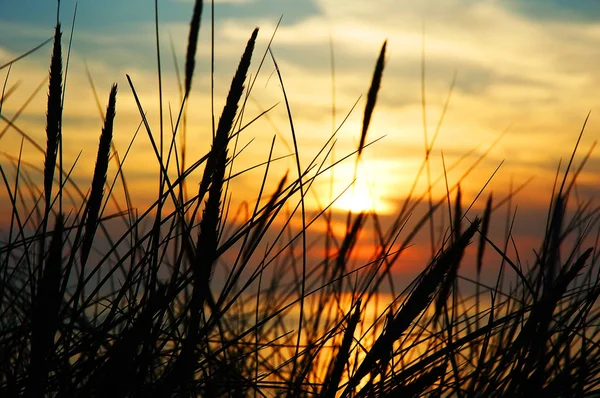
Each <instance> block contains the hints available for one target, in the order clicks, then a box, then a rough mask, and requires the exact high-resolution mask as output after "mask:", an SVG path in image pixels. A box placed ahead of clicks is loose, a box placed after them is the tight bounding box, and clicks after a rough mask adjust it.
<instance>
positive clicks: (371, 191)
mask: <svg viewBox="0 0 600 398" xmlns="http://www.w3.org/2000/svg"><path fill="white" fill-rule="evenodd" d="M380 166H381V164H375V163H373V162H365V163H363V164H361V165H360V166H359V168H358V172H357V175H356V179H354V165H352V164H348V165H346V164H344V165H340V166H339V167H338V168H337V169H336V170H335V183H334V191H335V192H334V198H333V199H335V201H334V202H333V204H332V207H333V208H334V209H337V210H342V211H352V212H353V213H360V212H377V213H378V214H389V213H392V212H393V211H394V206H393V205H392V204H391V203H390V202H389V201H387V200H385V195H386V194H387V193H388V192H387V191H388V190H389V188H390V186H389V181H388V179H387V178H386V176H385V175H384V173H383V172H382V170H385V169H384V168H381V167H380ZM353 181H354V182H353ZM336 198H337V199H336ZM333 199H332V200H333Z"/></svg>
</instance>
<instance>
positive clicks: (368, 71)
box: [0, 0, 600, 242]
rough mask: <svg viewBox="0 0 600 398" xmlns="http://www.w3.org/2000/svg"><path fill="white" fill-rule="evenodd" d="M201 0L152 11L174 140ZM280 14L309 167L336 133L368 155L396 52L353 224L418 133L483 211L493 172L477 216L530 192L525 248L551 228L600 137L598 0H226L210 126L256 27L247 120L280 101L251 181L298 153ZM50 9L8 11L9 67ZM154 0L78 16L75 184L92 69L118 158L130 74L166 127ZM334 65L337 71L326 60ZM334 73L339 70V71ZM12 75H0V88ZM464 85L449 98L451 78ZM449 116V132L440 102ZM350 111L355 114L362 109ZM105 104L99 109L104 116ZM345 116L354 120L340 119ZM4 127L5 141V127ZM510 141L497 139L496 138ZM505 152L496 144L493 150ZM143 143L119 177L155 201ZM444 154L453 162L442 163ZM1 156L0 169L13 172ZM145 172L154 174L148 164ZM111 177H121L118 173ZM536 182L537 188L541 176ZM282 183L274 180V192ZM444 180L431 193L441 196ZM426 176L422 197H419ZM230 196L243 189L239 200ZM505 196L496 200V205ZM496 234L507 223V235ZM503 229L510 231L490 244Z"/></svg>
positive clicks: (204, 62)
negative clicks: (551, 209) (110, 109)
mask: <svg viewBox="0 0 600 398" xmlns="http://www.w3.org/2000/svg"><path fill="white" fill-rule="evenodd" d="M74 7H75V2H74V1H66V0H63V1H62V2H61V9H60V20H61V22H62V26H63V32H64V37H63V44H64V45H65V48H66V45H67V44H68V37H69V32H70V29H71V22H72V18H73V11H74ZM192 8H193V2H192V1H191V0H159V1H158V13H159V21H160V23H159V33H160V56H161V61H162V63H161V68H162V73H163V82H162V83H163V94H164V101H163V107H164V109H165V118H164V120H165V121H164V126H165V129H166V130H167V131H168V126H170V124H169V123H170V122H169V117H168V108H169V106H170V107H172V109H178V107H179V105H180V95H179V91H178V84H177V79H176V73H175V66H174V61H173V59H174V58H176V59H177V61H178V65H179V68H180V69H181V68H182V66H183V62H184V61H183V60H184V57H185V49H186V41H187V34H188V24H189V19H190V15H191V11H192ZM280 17H282V20H281V25H280V26H279V28H278V30H277V32H276V34H275V36H274V39H273V45H272V50H273V54H274V56H275V58H276V60H277V62H278V64H279V67H280V70H281V73H282V78H283V82H284V86H285V90H286V93H287V96H288V100H289V104H290V108H291V111H292V115H293V120H294V128H295V132H296V134H297V139H298V146H299V152H300V155H301V163H302V164H303V165H307V164H308V163H309V162H310V160H311V159H312V158H313V157H314V156H316V155H317V154H318V153H319V150H320V149H321V148H322V147H323V145H325V143H326V141H327V139H328V138H329V137H330V135H331V134H332V131H333V130H334V129H336V128H338V127H339V126H340V125H341V127H340V128H339V132H338V133H337V142H336V147H335V151H334V154H333V155H332V156H334V157H335V158H336V159H339V158H341V157H342V156H344V155H346V154H348V153H351V152H352V151H354V150H355V149H356V146H357V144H358V139H359V134H360V126H361V123H362V112H363V109H364V103H365V98H366V93H367V91H368V88H369V84H370V80H371V76H372V74H373V68H374V65H375V61H376V59H377V56H378V53H379V50H380V48H381V45H382V44H383V42H384V41H385V40H387V41H388V51H387V58H386V65H385V71H384V77H383V82H382V88H381V90H380V93H379V99H378V104H377V107H376V109H375V112H374V116H373V120H372V124H371V127H370V130H369V134H368V137H367V141H368V142H370V141H374V140H377V142H375V143H373V144H372V145H371V146H369V147H368V148H366V149H365V152H364V156H363V159H362V161H361V164H360V166H359V173H358V178H357V181H356V184H355V187H354V188H352V189H349V190H348V192H349V193H348V194H347V195H346V196H344V197H342V198H341V199H340V200H339V201H337V202H336V203H335V204H334V206H333V207H334V209H337V210H338V211H340V213H343V212H345V211H346V210H347V209H348V208H349V207H353V209H354V210H355V211H359V210H363V209H365V208H366V209H369V208H374V209H375V210H376V211H377V212H378V213H380V214H382V215H383V216H388V217H392V216H393V214H394V213H395V212H397V211H398V207H399V203H401V200H402V199H403V198H405V197H406V196H407V194H408V192H409V190H410V187H411V186H412V183H413V181H414V180H415V178H416V176H417V170H418V169H419V167H420V166H421V164H422V162H423V159H424V157H425V144H424V136H427V137H428V139H429V140H431V138H432V137H433V136H434V135H435V132H436V130H437V126H438V124H439V125H440V127H439V135H437V137H438V138H437V141H436V142H435V145H434V146H433V148H432V150H431V157H430V173H431V176H432V179H436V178H438V177H443V168H444V164H445V166H446V167H447V168H448V167H449V166H450V165H452V164H453V163H455V162H457V161H458V160H459V159H461V158H462V157H464V156H465V155H466V158H464V159H463V160H462V161H461V162H460V163H459V164H458V166H456V167H454V168H451V170H449V171H448V173H447V176H446V178H447V179H448V183H449V184H450V186H452V185H453V184H455V183H457V182H458V181H460V182H461V188H462V191H463V200H464V202H465V203H470V202H471V201H473V200H475V198H476V197H477V195H478V193H479V191H480V190H481V188H482V187H483V186H484V185H486V181H487V180H488V178H489V177H490V176H491V175H492V173H493V171H494V170H495V169H496V168H497V167H498V166H499V165H500V164H502V166H501V167H500V169H499V171H498V172H497V173H496V174H495V175H494V178H493V179H492V181H491V182H490V183H489V184H488V185H487V186H486V190H485V192H484V194H483V195H481V197H480V198H479V199H478V200H477V201H476V202H475V203H474V206H473V211H474V212H475V213H477V212H480V211H481V209H482V208H483V205H484V203H485V199H486V198H487V194H488V193H489V192H492V191H493V192H494V196H495V197H496V198H502V197H504V196H505V195H507V194H508V192H509V191H510V187H511V186H512V187H513V188H516V187H518V186H520V185H521V184H524V183H526V182H528V181H529V182H528V185H527V187H526V188H525V189H524V190H523V191H521V193H520V194H519V195H518V196H517V197H516V198H515V199H514V200H513V203H512V204H513V205H518V206H519V208H520V210H519V211H520V214H521V217H520V218H518V220H519V222H517V224H518V225H516V231H520V232H519V233H520V234H521V235H522V238H523V241H524V242H525V241H527V242H529V240H527V239H530V240H533V235H535V233H539V231H540V226H543V217H545V215H546V212H547V210H546V209H544V206H547V204H548V202H549V200H550V196H551V192H552V183H553V181H554V176H555V174H556V170H557V168H558V165H559V161H560V160H561V159H562V170H563V171H564V169H565V164H566V163H567V160H568V159H569V157H570V155H571V152H572V150H573V148H574V146H575V143H576V141H577V136H578V134H579V132H580V130H581V128H582V125H583V123H584V120H585V118H586V116H587V114H588V113H589V112H591V114H590V119H589V121H588V123H587V126H586V130H585V134H584V136H583V139H582V141H581V143H580V147H579V153H578V155H577V156H576V158H575V160H576V164H579V162H580V161H581V159H582V158H583V155H584V154H585V153H586V152H587V150H588V149H589V148H590V147H591V146H592V144H593V143H594V142H595V141H596V140H597V139H598V136H599V134H598V127H599V126H600V124H599V118H598V116H597V112H598V111H597V110H598V109H599V105H600V97H598V95H597V94H596V88H597V87H599V86H600V71H599V70H598V68H597V65H598V64H599V62H600V47H599V46H598V43H599V42H600V22H599V21H600V3H598V2H597V1H592V0H581V1H577V2H572V1H566V0H552V1H547V0H546V1H542V0H505V1H499V0H477V1H475V0H437V1H421V2H416V1H400V0H378V1H377V2H366V1H362V0H345V1H342V0H221V1H215V4H214V19H215V26H214V34H215V54H214V56H215V86H214V91H215V113H216V117H217V119H218V114H219V112H220V109H222V106H223V103H224V98H225V95H226V93H227V90H228V86H229V84H230V81H231V77H232V76H233V73H234V71H235V68H236V65H237V62H238V61H239V57H240V56H241V53H242V51H243V49H244V46H245V43H246V41H247V40H248V38H249V36H250V33H251V32H252V29H253V28H254V27H256V26H258V27H259V28H260V34H259V40H258V44H257V48H256V52H255V55H254V58H253V64H252V68H251V73H252V76H251V77H252V78H254V77H256V84H255V86H254V87H253V91H252V94H251V97H250V99H249V102H248V105H247V111H246V114H245V117H246V119H247V120H248V121H249V120H250V119H251V118H252V117H254V116H256V115H258V114H259V113H260V112H261V111H262V110H265V109H267V108H269V107H271V106H273V105H276V106H275V108H274V109H273V111H271V112H269V113H268V114H267V117H263V118H261V119H260V120H259V122H258V123H255V124H254V125H252V126H251V127H250V128H248V129H247V131H245V132H244V134H242V135H241V136H240V143H239V145H240V146H244V145H248V146H247V148H246V149H245V150H244V151H243V152H242V153H241V154H240V155H239V157H238V158H237V159H236V162H237V163H236V164H237V166H236V167H237V168H238V169H239V170H243V169H244V168H246V167H250V166H251V165H254V164H257V163H260V162H263V161H265V160H266V159H267V155H268V148H269V146H270V143H271V140H272V138H273V136H275V137H276V145H275V149H274V153H275V154H276V155H277V156H285V155H289V154H291V153H292V149H291V145H292V136H291V132H290V125H289V121H288V116H287V111H286V108H285V104H284V102H283V96H282V89H281V85H280V82H279V81H278V79H277V76H276V74H275V73H274V66H273V63H272V62H270V61H269V59H268V58H267V61H265V64H264V66H263V68H262V70H261V71H260V73H258V75H256V72H257V67H258V64H259V61H260V58H261V57H262V55H263V53H264V52H265V50H266V47H267V43H268V41H269V39H270V38H271V36H272V35H273V32H274V31H275V28H276V25H277V22H278V20H279V18H280ZM55 22H56V3H55V2H52V1H47V0H23V1H11V0H0V65H2V64H4V63H5V62H8V61H10V60H11V59H13V58H15V57H16V56H18V55H19V54H21V53H24V52H26V51H27V50H29V49H30V48H32V47H34V46H35V45H37V44H39V43H40V42H42V41H44V40H45V39H47V38H49V37H51V36H52V33H53V27H54V24H55ZM154 29H155V27H154V2H153V1H149V0H129V1H116V0H105V1H102V2H97V1H91V0H81V1H79V3H78V6H77V16H76V19H75V25H74V35H73V40H72V52H71V57H70V64H69V71H68V80H67V88H66V96H65V111H64V132H63V134H64V140H65V158H66V159H67V160H68V161H70V162H71V163H72V162H74V161H75V159H76V158H77V156H78V154H79V153H80V151H81V154H82V157H81V159H82V160H81V161H80V162H79V163H78V164H77V167H76V168H75V171H74V173H73V178H74V179H76V180H78V181H89V180H90V179H91V177H90V176H91V170H93V161H91V159H94V155H95V148H96V147H97V141H98V134H99V132H100V128H101V125H102V119H101V116H100V115H99V111H98V109H97V107H96V105H95V102H94V97H93V94H92V89H91V87H90V84H89V82H88V78H87V77H86V76H87V75H86V67H87V68H88V69H89V72H90V75H91V76H92V79H93V81H94V85H95V87H96V89H97V90H98V94H99V97H100V99H101V102H102V103H103V104H105V103H106V101H107V97H108V91H109V89H110V85H111V84H112V83H113V82H117V83H118V84H119V96H118V100H117V124H116V131H117V132H116V133H115V143H116V145H117V147H118V148H119V149H120V151H125V149H126V148H127V145H128V144H129V141H130V140H131V139H132V137H133V135H134V133H135V130H136V127H137V125H138V123H139V113H138V110H137V108H136V105H135V102H134V101H133V96H132V93H131V89H130V88H129V86H128V83H127V80H126V74H128V75H130V76H131V79H132V81H133V83H134V85H135V88H136V91H137V92H138V94H139V95H140V98H141V101H142V103H143V105H144V108H145V110H146V112H147V114H148V119H149V121H150V123H151V126H152V127H153V131H154V132H155V134H157V131H158V130H159V117H158V115H159V111H158V109H159V108H158V105H159V104H158V83H157V82H158V79H157V55H156V41H155V31H154ZM210 52H211V46H210V6H209V5H205V9H204V13H203V20H202V27H201V33H200V45H199V48H198V53H197V73H196V77H195V80H194V85H193V91H192V95H191V98H190V101H189V104H188V119H187V123H188V124H187V126H188V127H187V137H188V138H187V145H188V151H189V158H190V159H194V158H198V157H199V156H202V154H204V153H206V151H207V150H208V148H209V146H210V131H211V128H210V126H211V102H210ZM49 54H50V46H45V47H43V48H42V49H40V50H39V51H37V52H36V53H34V54H32V55H31V56H29V57H27V58H24V59H23V60H21V61H19V62H17V63H15V64H14V65H13V66H12V68H11V70H10V76H9V79H8V84H7V87H11V85H12V84H15V83H17V82H19V86H18V88H17V89H16V90H15V92H14V94H12V95H11V97H10V98H8V99H7V100H6V101H5V103H4V104H3V106H2V113H3V115H6V117H10V116H11V115H14V114H15V112H16V111H17V110H18V109H19V107H21V105H22V104H23V102H24V101H25V100H26V99H27V97H28V96H29V95H30V94H31V93H32V92H34V90H35V88H36V87H37V86H38V85H39V84H41V83H42V82H44V79H47V70H48V64H49ZM332 60H333V61H332ZM332 71H333V72H334V73H332ZM7 72H8V68H5V69H2V70H0V78H1V79H2V80H4V79H5V78H6V76H7ZM454 78H455V85H454V88H453V90H452V91H451V95H450V96H449V93H450V89H451V86H452V82H453V79H454ZM46 87H47V86H43V87H42V89H41V91H40V92H39V93H38V94H37V96H36V97H35V98H34V100H33V101H32V102H31V104H30V105H29V106H28V107H27V109H26V110H25V111H24V112H23V114H22V115H21V116H20V118H19V121H18V125H19V127H20V128H22V129H23V130H25V131H27V132H29V134H31V136H32V137H35V139H36V140H37V141H38V142H39V143H40V144H42V143H44V140H45V138H44V131H43V125H44V109H45V108H44V107H45V98H46V96H45V91H46V89H47V88H46ZM448 97H449V98H450V99H449V105H448V108H447V112H446V113H445V115H444V118H443V121H442V122H441V123H440V118H441V115H442V110H443V109H444V104H445V101H446V99H447V98H448ZM357 101H358V103H357V106H356V109H355V110H354V111H353V112H351V113H350V114H349V116H348V117H347V119H346V120H345V121H344V118H345V117H346V116H347V115H348V113H349V112H350V110H351V108H352V106H353V104H355V103H356V102H357ZM423 103H425V109H426V111H425V116H424V112H423ZM102 107H105V105H102ZM342 121H344V122H343V123H342ZM2 123H3V122H0V128H1V129H4V128H5V125H4V124H2ZM499 138H501V139H500V140H499V141H498V139H499ZM494 143H495V144H494ZM19 144H20V136H19V135H18V134H17V133H16V132H15V131H12V130H11V129H9V130H8V131H7V133H6V134H5V135H3V136H2V138H1V144H0V148H1V150H2V151H3V153H9V154H12V155H16V154H17V153H18V150H19ZM492 145H493V148H492V149H491V150H490V152H489V153H488V155H487V157H486V158H485V159H484V160H483V161H481V162H480V163H478V165H477V167H476V168H475V169H474V170H473V171H471V172H470V174H469V175H468V176H467V177H465V178H463V173H464V172H466V171H467V170H468V169H469V166H470V165H471V164H473V163H474V162H475V160H476V159H477V158H478V156H480V155H481V154H482V153H483V152H485V151H486V150H487V149H488V148H490V146H492ZM150 151H151V147H150V145H149V143H148V139H147V137H146V136H145V134H140V136H138V137H137V138H136V141H135V142H134V144H133V146H132V150H131V154H130V155H129V157H128V159H127V162H126V165H125V170H126V172H127V174H128V175H129V176H130V181H131V186H132V187H133V190H134V193H135V195H136V197H137V200H138V203H143V202H144V201H148V200H151V198H152V195H153V194H155V193H156V184H155V181H156V171H157V167H152V166H155V164H152V162H155V160H153V158H152V157H151V156H150V155H149V153H150ZM23 152H24V155H25V158H26V159H30V161H31V162H32V163H35V162H38V163H37V164H40V163H39V159H40V156H41V155H40V154H39V153H37V152H36V151H35V149H34V148H33V147H32V146H31V145H25V146H24V148H23ZM442 155H443V156H442ZM4 161H5V160H3V162H4ZM149 163H150V164H149ZM276 165H277V167H276V168H274V171H273V178H272V179H270V182H269V185H268V186H269V187H270V188H274V186H275V185H276V183H277V181H278V180H279V178H280V177H281V176H282V175H283V174H284V173H285V171H286V170H290V173H292V172H295V163H294V161H293V159H292V158H290V157H288V158H286V159H284V160H281V161H278V163H276ZM263 171H264V169H260V168H259V169H257V170H255V171H253V172H249V173H246V174H244V175H242V176H241V177H239V179H238V180H236V182H235V185H234V186H233V188H235V190H237V191H234V192H241V194H239V195H236V196H234V197H233V199H234V201H235V200H236V199H239V200H241V199H240V198H244V199H245V198H246V197H248V198H249V197H254V196H255V195H256V194H257V190H258V185H257V181H260V180H261V178H262V177H261V176H262V172H263ZM353 173H354V160H349V161H345V162H343V163H341V164H340V165H338V166H336V167H335V168H334V175H333V178H334V184H333V188H330V179H329V177H330V176H329V175H328V176H327V178H322V179H320V180H318V181H317V182H316V183H315V185H314V187H313V189H314V190H315V194H314V195H312V197H311V198H310V199H308V200H307V205H308V207H309V210H312V211H317V210H318V208H319V205H320V206H322V205H323V204H324V202H327V201H328V200H329V199H330V198H331V193H332V191H333V196H336V195H337V193H340V192H341V191H342V190H343V189H345V188H347V187H348V185H349V184H350V183H351V182H352V180H353ZM599 173H600V158H598V155H597V154H596V153H595V152H594V153H593V154H592V156H591V158H590V160H589V162H588V166H587V167H586V168H585V169H584V171H583V172H582V173H581V175H580V177H579V184H578V192H580V194H581V197H582V198H592V197H595V196H597V193H598V188H597V181H598V177H599ZM113 175H114V170H113ZM532 178H533V179H532ZM271 180H272V181H271ZM443 181H444V180H443V179H442V180H440V183H438V184H437V185H436V186H435V187H434V190H433V191H434V193H435V195H437V196H436V197H440V195H441V196H443V195H444V192H445V186H444V183H443ZM426 183H427V179H426V178H425V174H421V176H420V179H419V183H418V184H417V191H418V192H420V193H423V192H425V191H426ZM232 190H233V189H232ZM498 200H499V199H498ZM502 225H503V224H502ZM498 234H501V233H500V232H498Z"/></svg>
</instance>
